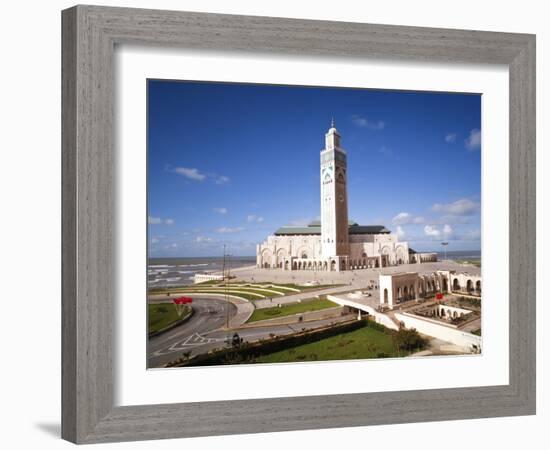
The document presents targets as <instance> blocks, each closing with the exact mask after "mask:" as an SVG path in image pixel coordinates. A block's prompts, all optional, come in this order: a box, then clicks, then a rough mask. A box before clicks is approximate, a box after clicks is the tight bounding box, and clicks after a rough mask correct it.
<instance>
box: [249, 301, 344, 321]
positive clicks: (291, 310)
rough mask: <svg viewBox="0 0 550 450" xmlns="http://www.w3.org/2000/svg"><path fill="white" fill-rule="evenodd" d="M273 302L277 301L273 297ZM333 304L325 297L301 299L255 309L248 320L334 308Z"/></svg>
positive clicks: (334, 304)
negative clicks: (278, 305) (291, 302)
mask: <svg viewBox="0 0 550 450" xmlns="http://www.w3.org/2000/svg"><path fill="white" fill-rule="evenodd" d="M273 302H274V303H277V300H276V299H275V300H274V301H273ZM335 306H338V305H337V304H336V303H333V302H331V301H330V300H325V299H320V300H318V299H315V300H303V301H302V302H301V303H293V304H290V305H284V306H281V307H280V308H278V307H277V306H275V307H273V308H262V309H255V310H254V312H253V313H252V316H250V319H248V322H257V321H258V320H265V319H273V318H275V317H283V316H291V315H292V314H299V313H303V312H308V311H319V310H320V309H327V308H334V307H335Z"/></svg>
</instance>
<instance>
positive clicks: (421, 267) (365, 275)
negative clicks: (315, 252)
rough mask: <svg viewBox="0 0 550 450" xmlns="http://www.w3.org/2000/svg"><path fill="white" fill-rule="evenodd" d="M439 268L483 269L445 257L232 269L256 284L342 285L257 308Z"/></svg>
mask: <svg viewBox="0 0 550 450" xmlns="http://www.w3.org/2000/svg"><path fill="white" fill-rule="evenodd" d="M436 270H455V271H457V272H467V273H470V274H472V275H479V274H480V272H481V269H480V268H479V267H476V266H473V265H469V264H459V263H457V262H455V261H451V260H446V261H438V262H433V263H422V264H401V265H399V266H392V267H384V268H378V269H358V270H349V271H343V272H318V271H312V270H310V271H307V270H300V271H288V270H282V269H259V268H257V267H255V266H249V267H241V268H238V269H234V270H232V275H234V276H235V277H236V281H244V282H249V283H250V282H253V283H263V282H272V283H282V284H284V283H295V284H303V283H307V282H311V281H318V282H319V283H320V284H322V285H331V284H340V285H341V286H337V287H336V286H335V287H325V288H322V289H316V290H309V291H306V292H301V293H299V294H292V295H285V296H284V297H274V298H273V299H264V300H256V301H255V305H256V308H258V309H261V308H271V307H273V306H277V305H278V304H281V305H285V304H289V303H296V302H298V301H301V300H305V299H309V298H312V297H316V296H318V295H326V294H340V293H343V292H349V291H354V290H365V289H366V288H367V286H369V285H370V284H374V285H378V280H379V275H380V274H383V275H386V274H394V273H402V272H417V273H419V274H428V273H433V272H435V271H436ZM369 292H370V293H371V294H372V297H369V300H368V303H369V304H371V305H373V304H378V303H379V298H380V296H379V290H378V289H372V290H369Z"/></svg>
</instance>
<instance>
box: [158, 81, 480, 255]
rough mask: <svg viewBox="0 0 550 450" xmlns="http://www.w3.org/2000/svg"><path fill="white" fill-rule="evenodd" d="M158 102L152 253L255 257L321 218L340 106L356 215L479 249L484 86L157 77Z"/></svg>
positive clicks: (435, 245) (433, 244)
mask: <svg viewBox="0 0 550 450" xmlns="http://www.w3.org/2000/svg"><path fill="white" fill-rule="evenodd" d="M148 101H149V105H148V216H149V217H148V239H149V254H150V256H153V257H154V256H220V255H221V254H222V248H223V244H224V243H225V244H227V246H228V251H229V252H230V253H231V254H234V255H241V256H246V255H254V254H255V245H256V244H257V243H259V242H261V241H263V240H264V239H265V237H266V236H267V235H269V234H271V233H273V231H274V230H276V229H277V228H278V227H280V226H282V225H289V224H294V225H301V224H306V223H308V222H309V221H311V220H314V219H317V218H318V217H319V209H320V200H319V153H320V151H321V149H322V148H323V145H324V135H325V132H326V131H327V129H328V128H329V126H330V121H331V117H334V119H335V122H336V128H337V129H338V131H339V133H340V134H341V136H342V138H341V145H342V147H343V148H344V149H345V150H346V151H347V154H348V195H349V214H350V218H351V219H353V220H355V221H356V222H358V223H360V224H362V225H385V226H387V227H388V228H390V229H391V230H393V231H394V232H396V233H398V235H399V237H400V239H401V240H405V241H408V242H409V245H410V246H412V247H413V248H414V249H416V250H419V251H429V250H440V249H441V241H443V240H445V241H448V242H449V243H450V244H449V246H448V250H449V251H451V250H479V249H480V225H481V223H480V222H481V221H480V193H481V155H480V151H481V149H480V146H481V133H480V129H481V96H479V95H471V94H445V93H426V92H407V91H380V90H366V89H347V88H346V89H342V88H326V87H320V88H319V87H297V86H273V85H250V84H249V85H247V84H224V83H196V82H181V81H165V80H149V81H148Z"/></svg>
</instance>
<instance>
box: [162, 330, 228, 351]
mask: <svg viewBox="0 0 550 450" xmlns="http://www.w3.org/2000/svg"><path fill="white" fill-rule="evenodd" d="M223 340H224V339H221V338H210V337H205V336H202V335H201V334H199V333H193V334H191V335H190V336H187V337H186V338H185V339H183V340H182V341H179V342H176V343H174V344H172V345H171V346H170V347H168V348H167V349H161V350H157V351H155V352H154V353H153V355H154V356H162V355H168V354H170V353H174V352H177V351H181V350H185V349H186V348H193V347H200V346H201V345H205V344H212V343H213V342H220V341H223Z"/></svg>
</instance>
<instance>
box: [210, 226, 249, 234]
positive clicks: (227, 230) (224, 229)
mask: <svg viewBox="0 0 550 450" xmlns="http://www.w3.org/2000/svg"><path fill="white" fill-rule="evenodd" d="M216 231H217V232H218V233H239V232H241V231H244V228H243V227H234V228H231V227H221V228H218V229H217V230H216Z"/></svg>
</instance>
